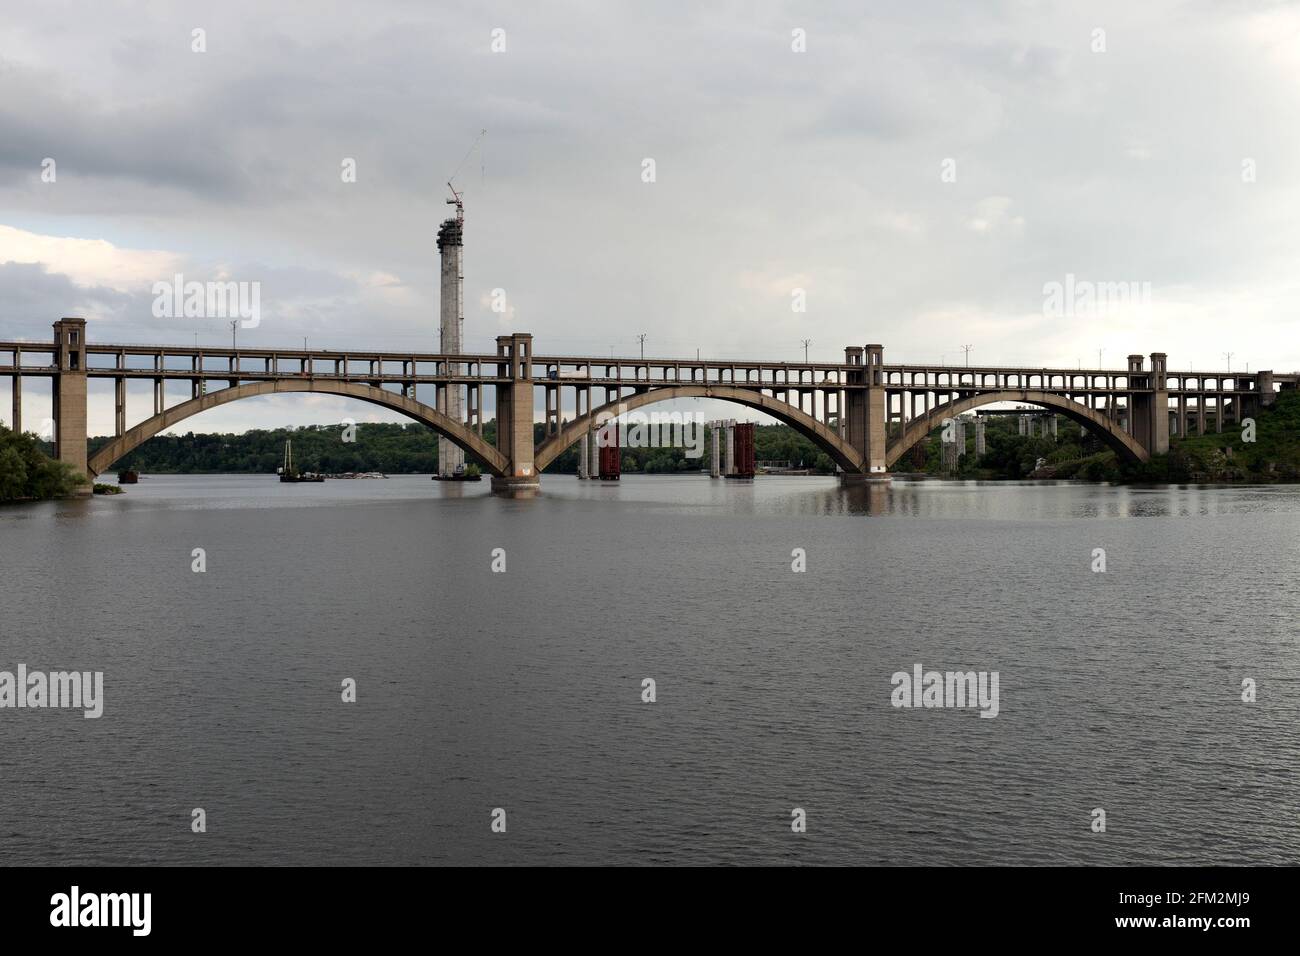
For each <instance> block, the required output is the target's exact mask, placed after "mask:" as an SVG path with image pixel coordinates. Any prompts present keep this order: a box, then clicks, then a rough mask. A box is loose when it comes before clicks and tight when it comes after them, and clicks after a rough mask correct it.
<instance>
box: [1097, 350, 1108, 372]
mask: <svg viewBox="0 0 1300 956" xmlns="http://www.w3.org/2000/svg"><path fill="white" fill-rule="evenodd" d="M1104 351H1106V350H1105V349H1097V368H1101V353H1102V352H1104Z"/></svg>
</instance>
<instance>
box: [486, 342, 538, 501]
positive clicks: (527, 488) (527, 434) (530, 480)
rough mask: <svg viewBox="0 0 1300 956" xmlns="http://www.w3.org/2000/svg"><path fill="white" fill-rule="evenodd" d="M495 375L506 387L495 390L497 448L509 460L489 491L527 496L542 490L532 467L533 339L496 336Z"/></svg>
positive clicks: (493, 478) (499, 386) (502, 386)
mask: <svg viewBox="0 0 1300 956" xmlns="http://www.w3.org/2000/svg"><path fill="white" fill-rule="evenodd" d="M497 359H498V361H497V369H498V372H497V375H498V377H501V378H509V379H510V380H511V381H510V384H509V385H498V386H496V390H497V448H498V449H499V450H500V451H501V453H502V454H503V455H505V456H506V458H507V459H508V460H509V462H510V464H509V467H508V469H507V472H506V474H505V475H503V476H499V477H498V476H496V475H494V476H493V477H492V490H493V491H498V492H509V493H512V494H513V493H520V494H525V495H526V494H530V493H535V492H537V491H538V489H540V488H541V480H540V478H539V476H538V474H537V470H536V468H535V467H534V466H533V447H534V446H533V337H532V336H531V335H529V334H527V333H525V332H515V333H514V334H513V335H498V336H497Z"/></svg>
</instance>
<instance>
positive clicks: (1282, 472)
mask: <svg viewBox="0 0 1300 956" xmlns="http://www.w3.org/2000/svg"><path fill="white" fill-rule="evenodd" d="M1033 411H1037V410H1029V409H1027V410H1026V412H1027V413H1031V412H1033ZM985 421H986V429H985V453H984V454H983V455H980V456H978V457H977V456H976V455H975V441H974V435H973V432H974V429H969V428H968V429H967V430H966V454H964V455H962V456H961V457H960V458H959V459H958V461H957V465H956V467H955V468H952V467H950V466H949V467H945V465H944V462H943V455H942V447H943V446H942V442H941V441H940V435H939V431H938V430H936V431H935V432H934V433H932V434H931V435H930V436H929V437H928V438H927V439H926V440H925V441H923V442H921V443H919V444H917V445H916V446H915V447H914V448H913V449H912V450H911V451H909V452H908V453H907V454H905V455H904V456H903V458H902V459H900V460H899V461H898V462H897V463H896V464H895V465H894V468H893V469H892V471H893V472H894V473H895V474H898V475H900V476H901V475H907V476H909V477H932V478H954V479H961V480H984V481H1006V480H1020V479H1043V480H1076V481H1090V482H1105V483H1116V482H1119V483H1134V484H1233V483H1252V484H1258V483H1290V482H1300V392H1296V391H1287V392H1281V393H1279V394H1278V397H1277V402H1276V403H1275V404H1274V405H1273V406H1272V407H1271V408H1269V409H1268V410H1266V411H1265V412H1263V413H1262V414H1260V415H1259V417H1258V418H1257V420H1256V422H1255V431H1254V434H1253V436H1250V435H1249V434H1248V433H1247V432H1246V430H1245V429H1243V428H1242V427H1241V426H1239V425H1236V424H1233V425H1231V426H1229V427H1228V429H1227V430H1225V431H1224V432H1222V433H1214V432H1212V433H1210V434H1207V435H1192V436H1189V437H1187V438H1181V439H1180V438H1179V437H1177V436H1174V437H1173V438H1172V439H1171V447H1170V450H1169V453H1168V454H1165V455H1159V456H1157V457H1156V458H1154V459H1152V460H1151V461H1150V462H1147V463H1145V464H1141V465H1130V464H1126V463H1124V462H1121V461H1120V460H1119V459H1118V457H1117V456H1116V454H1115V453H1114V452H1113V451H1111V450H1110V449H1108V448H1107V447H1106V446H1105V445H1104V444H1103V443H1102V441H1101V440H1100V438H1098V437H1097V436H1095V435H1089V434H1086V433H1084V431H1083V430H1082V429H1081V428H1080V427H1079V426H1078V425H1077V424H1075V423H1074V422H1072V421H1070V420H1068V419H1066V418H1064V417H1060V416H1058V419H1057V434H1056V435H1055V436H1042V435H1038V436H1028V435H1021V434H1019V429H1018V426H1017V424H1016V417H1015V415H998V414H993V415H988V416H987V417H986V419H985ZM345 427H346V426H344V425H307V426H303V427H299V428H277V429H269V430H268V429H256V430H253V431H248V432H244V433H242V434H238V435H234V434H195V433H193V432H189V433H186V434H184V435H157V436H155V437H153V438H152V439H150V440H149V441H148V442H147V443H146V444H144V445H142V446H140V447H139V448H137V449H136V450H135V451H133V452H132V453H131V454H129V455H127V456H126V457H125V458H123V459H121V460H120V461H118V462H115V463H114V464H115V466H116V467H117V468H119V469H122V470H125V469H128V468H129V469H132V470H134V471H138V472H140V473H141V474H146V475H147V474H181V475H184V474H267V475H273V474H275V470H276V467H277V466H278V465H279V464H280V459H281V450H282V449H283V446H284V442H285V439H287V438H291V439H292V440H293V443H294V451H295V457H297V458H298V459H299V460H300V461H302V462H303V465H304V467H309V468H311V469H312V470H316V471H320V472H322V473H325V474H344V473H348V472H352V473H360V472H382V473H384V474H390V475H401V474H436V473H437V471H438V436H437V434H436V433H435V432H434V431H433V430H432V429H430V428H428V427H427V426H424V425H420V424H417V423H414V422H412V423H409V424H401V423H367V424H364V425H362V426H360V427H358V428H356V429H355V432H354V434H353V436H352V437H354V439H355V440H353V441H344V436H345V431H344V429H345ZM895 427H896V426H895ZM483 432H484V437H485V438H486V439H487V441H488V442H489V443H491V442H494V441H495V437H496V422H495V421H490V422H487V423H485V425H484V429H483ZM543 437H544V436H543V434H542V426H541V425H540V424H539V425H537V426H536V439H537V440H538V441H539V442H540V441H541V440H542V438H543ZM1248 437H1253V439H1254V440H1253V441H1249V440H1247V438H1248ZM110 440H111V439H109V438H108V437H97V438H92V439H90V451H91V453H94V452H95V451H96V450H97V449H99V448H101V447H103V446H104V445H105V444H107V443H108V442H109V441H110ZM754 443H755V455H754V457H755V458H756V459H757V460H759V461H770V462H782V463H786V465H787V466H788V467H789V468H790V469H793V470H797V471H801V472H806V473H809V474H814V475H830V474H833V473H834V468H833V466H832V462H831V460H830V458H829V456H827V455H826V454H825V453H824V452H822V451H820V450H819V449H818V448H817V447H816V446H815V445H814V444H813V443H812V442H811V441H809V440H808V439H807V438H805V437H803V436H802V435H800V434H799V433H798V432H796V431H795V430H794V429H793V428H790V427H789V426H787V425H780V424H776V425H758V426H757V427H756V428H755V430H754ZM52 456H53V448H52V447H51V446H50V445H49V443H47V442H42V441H41V440H40V439H38V438H37V437H36V436H35V435H31V434H23V435H18V434H15V433H14V432H13V431H11V430H10V429H8V428H5V427H4V426H3V425H0V501H4V502H10V501H28V500H41V499H46V498H59V497H66V496H70V495H74V494H77V493H81V494H84V493H85V492H84V485H85V483H86V480H85V478H84V477H83V476H80V475H77V474H76V473H75V472H74V471H73V469H72V468H70V467H69V466H67V465H64V464H63V463H62V462H59V461H57V460H55V459H54V458H53V457H52ZM622 457H623V461H622V466H623V472H624V473H625V474H650V475H654V474H691V473H695V472H698V471H700V470H702V469H703V470H707V468H708V462H709V459H710V449H709V447H708V440H707V434H706V441H705V444H704V449H703V454H702V455H701V456H700V457H699V458H687V457H686V454H685V450H684V449H681V448H625V449H623V456H622ZM466 463H467V464H468V465H472V466H474V467H476V468H480V469H482V467H483V463H482V462H480V461H477V460H476V459H475V458H474V456H473V455H469V456H467V458H466ZM577 464H578V449H577V447H576V446H575V447H574V448H570V449H569V450H568V451H566V452H564V454H562V455H560V456H559V458H557V459H556V460H555V461H554V462H552V464H551V466H550V467H549V468H547V469H546V473H547V474H556V475H562V474H574V473H576V471H577ZM110 489H112V490H110ZM93 490H94V491H96V492H98V493H100V494H115V493H119V492H120V490H121V489H120V488H118V487H117V486H116V485H108V484H96V485H95V486H94V489H93Z"/></svg>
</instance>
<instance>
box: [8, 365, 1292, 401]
mask: <svg viewBox="0 0 1300 956" xmlns="http://www.w3.org/2000/svg"><path fill="white" fill-rule="evenodd" d="M14 381H15V382H17V381H18V379H17V378H15V379H14ZM1255 384H1256V387H1257V388H1258V389H1259V407H1260V408H1268V407H1269V406H1270V405H1272V404H1273V403H1274V402H1276V401H1277V392H1275V391H1273V370H1272V369H1269V370H1268V371H1267V372H1257V373H1255Z"/></svg>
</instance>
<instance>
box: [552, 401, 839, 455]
mask: <svg viewBox="0 0 1300 956" xmlns="http://www.w3.org/2000/svg"><path fill="white" fill-rule="evenodd" d="M679 398H712V399H716V400H718V401H723V402H734V403H736V404H738V405H745V406H747V407H749V408H754V409H757V410H758V411H761V412H763V413H764V414H766V415H770V416H772V417H773V418H775V419H776V420H777V421H780V422H782V423H784V424H786V425H789V426H790V427H791V428H793V429H794V430H795V431H797V432H799V434H801V435H803V436H804V437H806V438H808V439H809V440H810V441H811V442H812V443H813V444H815V445H816V446H817V447H818V448H820V449H821V450H822V451H824V452H826V454H828V455H830V457H831V459H832V460H833V461H834V462H835V463H836V464H837V465H839V466H840V467H841V468H843V469H844V470H845V471H849V472H861V471H863V470H865V468H864V459H863V456H862V453H861V452H859V451H858V450H857V449H856V448H854V447H853V446H852V445H850V444H849V443H848V442H846V441H845V440H844V439H842V438H840V436H839V435H838V434H837V433H836V432H835V430H834V429H832V428H828V427H827V426H826V425H824V424H822V423H821V422H819V421H817V419H815V418H813V417H812V416H811V415H809V414H807V413H806V412H803V411H800V410H799V409H798V408H796V407H795V406H793V405H791V404H790V403H788V402H784V401H782V400H781V399H779V398H774V397H773V396H770V395H764V394H763V393H762V392H760V391H758V390H756V389H749V388H736V387H734V386H730V385H670V386H665V387H663V388H653V389H649V390H647V391H644V392H637V393H636V394H634V395H627V396H624V397H623V398H616V399H613V400H612V401H609V402H606V403H605V404H604V405H601V406H600V407H599V408H594V409H592V410H591V412H590V413H588V414H586V415H583V416H581V417H580V418H576V419H574V420H573V421H571V422H569V423H568V424H567V425H564V426H563V427H562V428H561V429H560V431H559V433H558V434H555V435H549V436H547V437H546V438H545V439H544V440H543V441H542V442H540V443H539V444H538V446H537V450H536V451H535V452H534V453H533V461H534V463H535V465H536V467H537V471H538V473H541V472H542V471H543V469H545V468H546V466H547V465H549V464H551V462H553V461H555V459H556V458H558V457H560V455H562V454H564V452H565V451H567V450H568V449H569V448H570V447H572V446H573V445H574V444H575V443H576V442H577V441H578V440H579V439H581V438H582V436H583V435H585V434H586V433H587V430H588V429H589V428H592V427H595V423H596V421H597V418H598V416H600V415H602V414H610V415H618V414H621V413H622V412H631V411H635V410H636V409H638V408H641V407H642V406H645V405H651V404H654V403H655V402H669V401H672V400H674V399H679Z"/></svg>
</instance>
